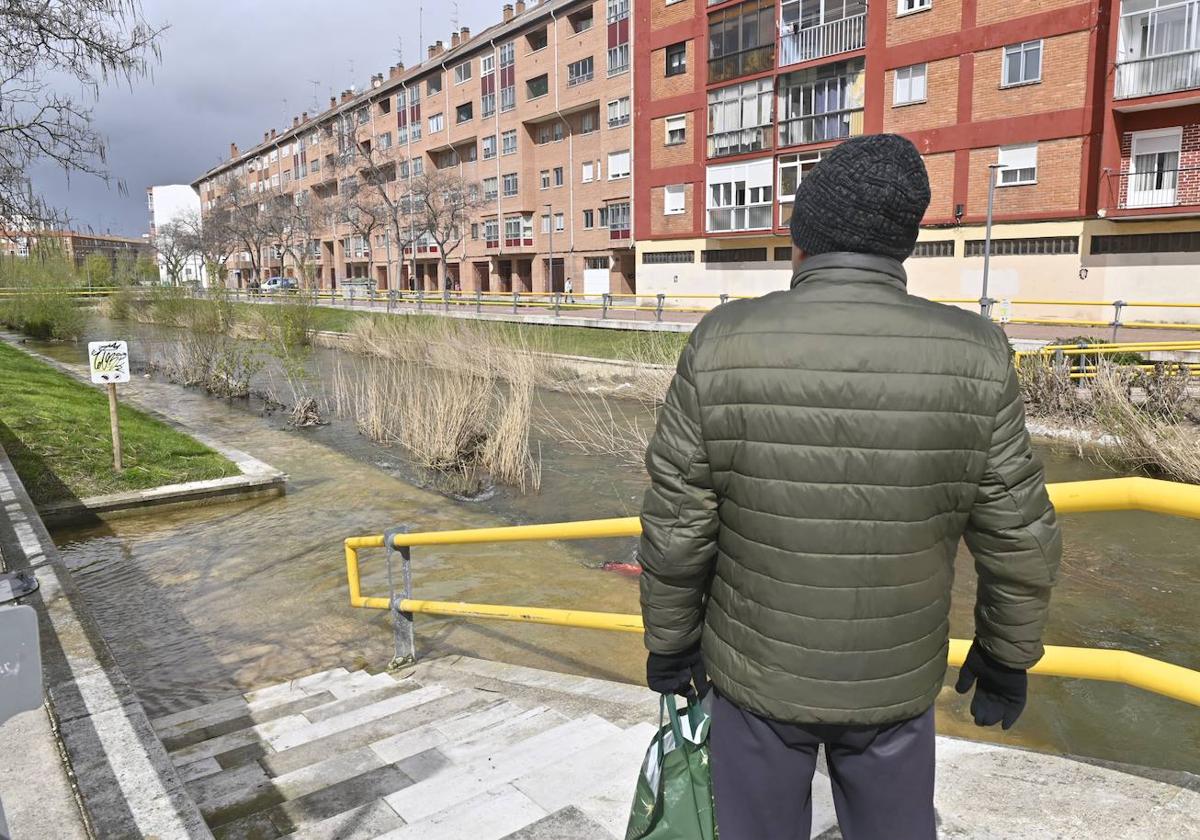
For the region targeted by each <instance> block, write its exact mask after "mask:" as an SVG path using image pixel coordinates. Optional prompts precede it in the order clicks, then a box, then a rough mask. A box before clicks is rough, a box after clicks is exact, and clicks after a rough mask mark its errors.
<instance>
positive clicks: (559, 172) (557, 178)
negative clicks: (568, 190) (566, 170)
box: [554, 166, 563, 187]
mask: <svg viewBox="0 0 1200 840" xmlns="http://www.w3.org/2000/svg"><path fill="white" fill-rule="evenodd" d="M562 185H563V168H562V167H561V166H556V167H554V186H556V187H561V186H562Z"/></svg>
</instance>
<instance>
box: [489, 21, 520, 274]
mask: <svg viewBox="0 0 1200 840" xmlns="http://www.w3.org/2000/svg"><path fill="white" fill-rule="evenodd" d="M488 43H489V44H491V45H492V81H493V82H495V84H493V85H492V87H493V91H492V95H493V96H495V97H496V107H494V108H493V109H492V119H493V126H494V127H495V134H496V247H497V249H498V251H499V255H500V256H504V187H503V185H502V184H501V183H500V181H501V175H500V158H502V157H504V139H503V138H502V137H501V136H500V50H499V49H498V48H497V47H496V39H495V38H489V39H488ZM515 49H516V48H515V47H514V50H515ZM513 58H514V60H515V59H516V56H514V57H513ZM514 76H515V74H514ZM513 85H514V88H513V97H514V98H515V97H516V95H517V92H516V87H515V85H516V79H515V78H514V79H513ZM484 236H485V237H486V236H487V232H486V230H485V231H484ZM485 244H486V239H485ZM498 263H499V260H497V264H498ZM512 270H513V269H512V267H511V263H510V267H509V272H510V274H509V275H508V282H509V285H510V286H511V285H512V274H511V272H512Z"/></svg>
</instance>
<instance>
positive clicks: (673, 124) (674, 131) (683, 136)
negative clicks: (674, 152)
mask: <svg viewBox="0 0 1200 840" xmlns="http://www.w3.org/2000/svg"><path fill="white" fill-rule="evenodd" d="M686 140H687V116H685V115H684V114H680V115H679V116H677V117H667V138H666V144H667V145H668V146H678V145H679V144H680V143H683V142H685V141H686Z"/></svg>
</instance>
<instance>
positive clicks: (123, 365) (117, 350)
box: [88, 341, 129, 385]
mask: <svg viewBox="0 0 1200 840" xmlns="http://www.w3.org/2000/svg"><path fill="white" fill-rule="evenodd" d="M88 364H89V365H90V366H91V369H92V381H93V382H95V383H96V384H97V385H109V384H113V383H120V382H128V381H129V345H128V344H127V343H126V342H124V341H89V342H88Z"/></svg>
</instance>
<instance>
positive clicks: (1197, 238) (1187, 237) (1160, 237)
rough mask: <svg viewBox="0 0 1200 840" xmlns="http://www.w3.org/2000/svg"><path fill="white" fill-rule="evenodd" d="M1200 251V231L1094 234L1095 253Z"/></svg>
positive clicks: (1093, 247) (1093, 245)
mask: <svg viewBox="0 0 1200 840" xmlns="http://www.w3.org/2000/svg"><path fill="white" fill-rule="evenodd" d="M1196 251H1200V231H1183V232H1180V233H1131V234H1114V235H1111V236H1093V237H1092V253H1093V254H1169V253H1191V252H1196Z"/></svg>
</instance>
